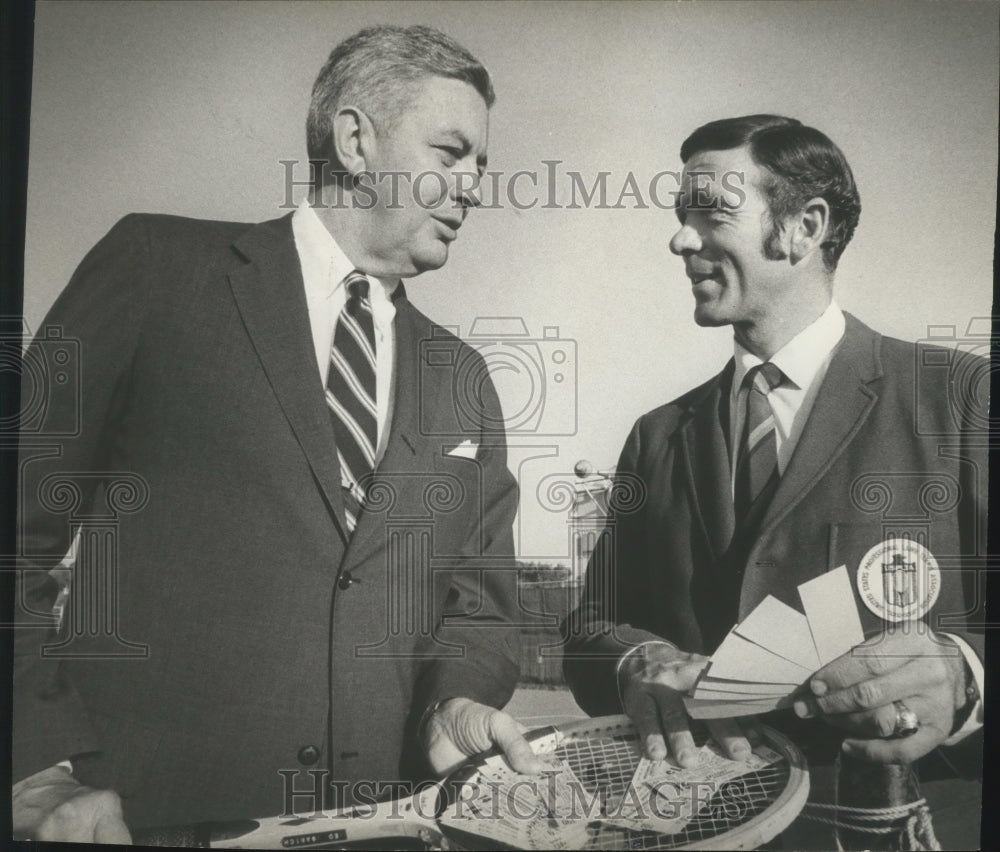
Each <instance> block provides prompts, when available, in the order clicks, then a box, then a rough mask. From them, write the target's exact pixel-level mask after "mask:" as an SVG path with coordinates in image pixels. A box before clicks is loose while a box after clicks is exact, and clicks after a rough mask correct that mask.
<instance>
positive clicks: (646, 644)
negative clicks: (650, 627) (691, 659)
mask: <svg viewBox="0 0 1000 852" xmlns="http://www.w3.org/2000/svg"><path fill="white" fill-rule="evenodd" d="M650 645H666V646H667V647H668V648H674V649H676V648H677V646H676V645H675V644H674V643H673V642H668V641H667V640H666V639H650V640H649V641H648V642H640V643H639V644H638V645H636V646H635V647H633V648H629V649H628V650H627V651H626V652H625V653H624V654H622V655H621V656H620V657H619V658H618V663H617V664H616V665H615V683H617V684H618V701H619V703H620V704H621V705H622V709H624V708H625V696H624V695H623V694H622V677H621V674H622V666H623V665H625V661H626V660H627V659H628V658H629V657H631V656H632V655H633V654H635V653H636V652H637V651H640V650H642V649H643V648H647V647H649V646H650Z"/></svg>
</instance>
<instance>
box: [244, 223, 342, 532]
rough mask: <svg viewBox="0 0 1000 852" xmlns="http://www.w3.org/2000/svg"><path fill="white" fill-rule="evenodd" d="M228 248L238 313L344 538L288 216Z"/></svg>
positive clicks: (329, 430)
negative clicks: (238, 259) (235, 263)
mask: <svg viewBox="0 0 1000 852" xmlns="http://www.w3.org/2000/svg"><path fill="white" fill-rule="evenodd" d="M234 247H235V248H236V249H237V251H239V252H240V254H242V255H243V256H244V257H245V258H246V259H247V260H248V261H249V263H247V264H246V265H245V266H243V267H241V268H239V269H237V270H235V271H234V272H232V273H230V275H229V282H230V286H231V287H232V291H233V297H234V299H235V300H236V304H237V307H238V308H239V311H240V316H241V317H242V319H243V323H244V326H245V327H246V330H247V334H249V336H250V339H251V341H252V342H253V346H254V349H255V351H256V352H257V356H258V358H259V359H260V362H261V364H262V366H263V368H264V372H265V374H266V375H267V379H268V382H269V383H270V385H271V388H272V390H273V391H274V394H275V396H276V397H277V398H278V402H279V404H280V405H281V409H282V411H283V412H284V414H285V417H286V418H287V420H288V424H289V426H291V428H292V431H293V432H294V433H295V437H296V439H297V440H298V442H299V445H300V446H301V447H302V452H303V453H304V454H305V456H306V459H307V460H308V462H309V466H310V468H311V469H312V472H313V475H314V476H315V478H316V482H317V484H318V486H319V488H320V490H321V491H322V493H323V495H324V497H325V498H326V502H327V504H328V505H329V506H330V509H331V511H332V512H333V515H334V517H335V519H336V521H337V525H338V528H339V530H340V534H341V537H342V538H344V540H345V542H346V540H347V535H346V533H347V526H346V523H345V521H344V504H343V499H342V497H341V494H340V465H339V463H338V461H337V448H336V442H335V438H334V432H333V424H332V421H331V420H330V411H329V409H328V408H327V406H326V401H325V399H324V396H323V388H322V386H321V382H320V380H319V375H318V373H317V371H316V356H315V351H314V348H313V345H312V331H311V326H310V324H309V310H308V307H307V305H306V298H305V290H304V286H303V283H302V270H301V266H300V264H299V259H298V254H297V253H296V251H295V241H294V238H293V236H292V229H291V216H285V217H284V218H282V219H278V220H274V221H271V222H264V223H262V224H260V225H257V226H256V227H254V228H252V229H250V230H249V231H248V232H247V233H246V234H244V235H243V236H242V237H240V239H239V240H237V242H236V243H235V244H234Z"/></svg>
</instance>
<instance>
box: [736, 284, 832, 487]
mask: <svg viewBox="0 0 1000 852" xmlns="http://www.w3.org/2000/svg"><path fill="white" fill-rule="evenodd" d="M844 328H845V322H844V314H843V312H842V311H841V310H840V308H839V307H837V303H836V302H833V301H831V302H830V304H829V305H828V306H827V309H826V310H825V311H823V313H822V314H821V315H820V317H819V319H817V320H816V321H815V322H814V323H812V324H811V325H809V326H807V327H806V328H804V329H802V331H800V332H799V333H798V334H797V335H795V337H793V338H792V339H791V340H789V341H788V343H786V344H785V345H784V346H782V347H781V349H779V350H778V351H777V352H776V353H775V354H774V356H773V357H772V358H771V363H772V364H774V365H775V366H776V367H778V368H779V369H780V370H781V372H782V373H783V374H784V376H785V381H784V382H783V383H782V384H781V385H780V386H778V387H776V388H775V389H774V390H772V391H771V392H770V393H769V394H768V395H767V401H768V402H769V403H770V404H771V411H772V413H773V414H774V434H775V438H776V439H777V445H778V473H779V474H784V472H785V468H787V467H788V460H789V459H790V458H791V457H792V453H793V452H795V447H796V446H797V445H798V443H799V438H800V437H802V429H803V427H804V426H805V425H806V420H808V419H809V412H810V411H812V408H813V404H814V403H815V402H816V395H817V394H818V393H819V388H820V385H822V384H823V379H824V378H826V371H827V370H828V369H829V368H830V361H831V360H832V359H833V350H834V349H836V348H837V344H838V343H839V342H840V339H841V338H842V337H843V336H844ZM734 345H735V347H736V352H735V359H736V372H735V373H734V374H733V387H732V390H731V392H730V397H729V403H730V405H729V436H730V441H731V446H732V447H733V465H732V469H733V474H732V477H733V478H732V480H731V484H732V485H735V482H736V465H737V462H738V461H739V460H738V459H737V458H736V452H737V450H738V448H739V443H740V441H739V436H740V435H742V434H743V421H744V420H745V419H746V408H747V396H748V395H749V393H750V389H749V386H747V387H744V386H743V379H744V377H745V376H746V374H747V373H748V372H749V371H750V370H751V369H753V368H754V367H756V366H758V365H760V364H763V363H764V362H763V361H761V360H760V358H758V357H757V356H756V355H754V354H753V353H752V352H748V351H747V350H746V349H744V348H743V346H742V345H741V344H740V343H738V342H735V341H734Z"/></svg>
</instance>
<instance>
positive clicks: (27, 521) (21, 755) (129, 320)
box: [12, 216, 147, 779]
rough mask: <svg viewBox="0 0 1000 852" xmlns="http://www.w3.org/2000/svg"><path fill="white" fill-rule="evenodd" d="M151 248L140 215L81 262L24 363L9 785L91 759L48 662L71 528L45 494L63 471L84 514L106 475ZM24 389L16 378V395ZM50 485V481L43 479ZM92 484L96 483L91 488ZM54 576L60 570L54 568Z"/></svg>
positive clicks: (65, 689)
mask: <svg viewBox="0 0 1000 852" xmlns="http://www.w3.org/2000/svg"><path fill="white" fill-rule="evenodd" d="M146 249H147V242H146V240H145V238H144V230H143V227H142V222H141V218H140V217H138V216H127V217H125V218H124V219H122V220H121V221H120V222H119V223H118V224H117V225H115V227H114V228H112V230H111V231H110V232H109V233H108V234H107V236H105V237H104V238H103V239H102V240H101V241H100V242H99V243H98V244H97V245H96V246H95V247H94V248H93V249H92V250H91V251H90V252H89V254H88V255H87V256H86V257H85V258H84V260H83V261H82V262H81V264H80V266H79V267H78V268H77V270H76V272H75V273H74V275H73V277H72V279H71V280H70V282H69V284H68V285H67V287H66V289H65V290H64V291H63V293H62V294H61V295H60V297H59V298H58V299H57V300H56V302H55V304H54V305H53V307H52V309H51V310H50V312H49V314H48V316H47V317H46V319H45V321H44V323H43V326H42V327H41V328H40V329H39V330H38V333H37V334H36V335H35V337H34V339H33V341H32V343H31V345H30V346H29V347H28V349H27V350H26V352H25V353H24V356H23V369H22V376H23V377H25V378H26V379H31V380H32V381H34V382H35V384H34V385H33V386H31V387H29V388H28V392H29V394H33V395H34V397H33V398H34V401H35V402H37V405H35V406H34V408H33V409H31V410H29V409H28V408H27V407H26V406H25V402H26V401H25V399H24V396H23V395H22V411H21V424H20V436H19V444H20V446H19V463H18V471H19V488H18V498H19V499H18V512H17V557H16V580H15V594H16V599H15V630H14V667H13V668H14V683H13V690H14V691H13V698H14V701H13V709H14V718H13V766H12V770H13V778H14V779H20V778H26V777H28V776H30V775H33V774H34V773H35V772H38V771H39V770H42V769H45V768H46V767H49V766H52V765H53V764H56V763H58V762H59V761H64V760H66V759H67V758H71V757H74V756H75V755H78V754H82V753H85V752H88V751H94V750H97V749H99V748H100V744H99V743H97V742H96V740H95V739H94V736H93V733H92V731H91V729H90V726H89V724H88V720H87V714H86V712H85V710H84V708H83V706H82V705H81V703H80V700H79V697H78V695H77V692H76V690H75V689H74V686H73V683H72V682H71V679H70V677H69V673H68V671H67V668H68V666H67V665H66V663H65V661H61V660H60V659H58V658H57V657H52V656H49V657H46V656H44V655H43V651H44V648H45V646H46V645H48V644H53V643H54V639H55V637H54V626H55V625H54V619H53V618H52V616H51V613H52V610H53V606H54V604H55V602H56V598H57V596H58V595H59V592H60V584H59V582H58V581H57V577H58V575H59V571H60V570H61V571H62V572H63V573H69V572H68V571H67V569H66V567H65V564H64V566H63V568H61V569H60V568H59V565H60V563H61V562H64V560H65V558H66V557H67V553H68V552H69V551H70V548H71V543H72V539H73V531H72V530H71V529H70V526H69V522H68V519H67V515H66V513H65V511H61V510H60V506H59V505H57V504H58V499H54V498H53V496H52V495H51V493H50V494H48V495H47V494H46V493H45V488H44V486H45V483H46V479H47V478H49V477H52V476H53V475H58V476H59V478H60V479H63V478H68V479H70V480H71V481H73V482H74V483H75V484H74V486H73V489H74V491H75V493H74V494H73V496H72V499H73V500H74V501H75V503H76V505H77V506H79V507H81V509H80V510H81V511H84V510H85V509H84V507H86V505H87V504H88V503H89V502H90V501H91V499H92V498H93V496H94V494H93V491H94V486H93V485H90V486H88V485H87V482H88V478H87V477H76V478H75V479H74V477H73V475H74V474H77V473H82V472H86V471H100V470H104V469H106V466H107V464H108V458H109V455H108V454H109V448H110V446H111V443H112V440H113V435H114V431H115V421H116V419H117V417H118V416H119V414H120V411H121V408H122V406H123V400H124V396H125V391H126V385H127V380H128V372H129V364H130V362H131V360H132V356H133V352H134V350H135V347H136V345H137V340H138V333H139V327H140V325H141V319H142V311H143V306H142V300H141V298H140V295H141V294H140V288H139V287H137V286H136V285H137V282H139V281H140V280H141V278H142V270H143V265H144V263H145V258H146V255H147V250H146ZM23 387H24V381H22V388H23ZM49 481H50V482H51V481H52V480H49ZM90 481H91V482H92V481H93V479H91V480H90ZM53 569H57V570H55V571H53Z"/></svg>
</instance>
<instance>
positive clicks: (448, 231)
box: [431, 216, 462, 242]
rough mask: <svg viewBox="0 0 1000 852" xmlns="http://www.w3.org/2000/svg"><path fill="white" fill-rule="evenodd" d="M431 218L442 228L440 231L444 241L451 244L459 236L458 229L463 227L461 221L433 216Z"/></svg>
mask: <svg viewBox="0 0 1000 852" xmlns="http://www.w3.org/2000/svg"><path fill="white" fill-rule="evenodd" d="M431 218H432V219H433V220H434V221H435V222H437V223H438V225H439V226H440V227H439V229H438V230H439V231H440V232H441V236H442V237H444V239H446V240H448V241H449V242H451V241H452V240H454V239H455V238H456V237H457V236H458V229H459V228H461V227H462V220H461V219H443V218H441V217H440V216H432V217H431Z"/></svg>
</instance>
